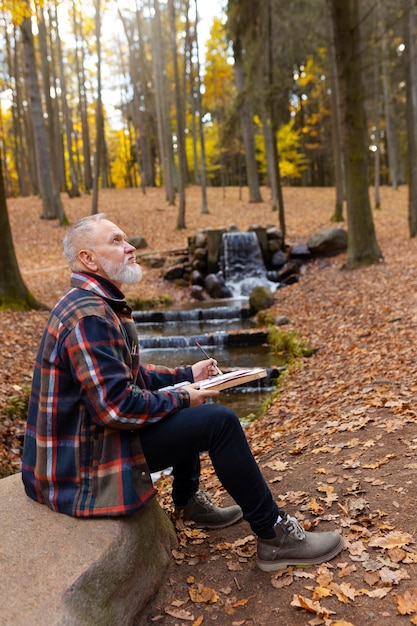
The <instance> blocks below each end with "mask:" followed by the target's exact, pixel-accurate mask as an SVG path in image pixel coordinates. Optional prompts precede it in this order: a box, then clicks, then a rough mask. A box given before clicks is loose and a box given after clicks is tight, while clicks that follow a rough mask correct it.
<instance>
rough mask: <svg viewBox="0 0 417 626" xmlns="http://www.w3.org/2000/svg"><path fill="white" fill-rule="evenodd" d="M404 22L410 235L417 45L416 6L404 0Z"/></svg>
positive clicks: (416, 205) (415, 184)
mask: <svg viewBox="0 0 417 626" xmlns="http://www.w3.org/2000/svg"><path fill="white" fill-rule="evenodd" d="M404 23H405V42H406V46H405V49H406V68H407V138H408V172H409V181H408V227H409V232H410V237H415V236H416V235H417V68H416V54H417V46H416V40H415V32H416V7H415V4H414V1H413V0H404Z"/></svg>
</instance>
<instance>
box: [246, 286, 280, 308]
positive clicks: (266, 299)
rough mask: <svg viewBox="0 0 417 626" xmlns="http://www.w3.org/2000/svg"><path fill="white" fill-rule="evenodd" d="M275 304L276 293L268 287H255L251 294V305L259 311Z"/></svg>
mask: <svg viewBox="0 0 417 626" xmlns="http://www.w3.org/2000/svg"><path fill="white" fill-rule="evenodd" d="M273 304H274V294H273V293H272V291H271V290H270V289H269V288H268V287H264V286H259V287H254V288H253V289H252V291H251V293H250V296H249V306H250V308H251V309H252V311H254V312H255V313H257V312H258V311H263V310H264V309H269V307H271V306H272V305H273Z"/></svg>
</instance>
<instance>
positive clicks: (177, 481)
mask: <svg viewBox="0 0 417 626" xmlns="http://www.w3.org/2000/svg"><path fill="white" fill-rule="evenodd" d="M140 434H141V441H142V447H143V452H144V454H145V458H146V460H147V462H148V465H149V468H150V470H151V472H157V471H160V470H163V469H166V468H168V467H172V468H173V477H174V481H173V492H172V497H173V500H174V504H175V505H177V506H183V505H185V504H186V502H187V500H188V499H189V498H190V497H191V496H193V495H194V493H195V492H196V490H197V489H198V487H199V480H200V456H199V455H200V453H201V452H206V451H207V452H208V453H209V455H210V458H211V461H212V463H213V467H214V470H215V472H216V474H217V476H218V478H219V480H220V482H221V483H222V485H223V486H224V488H225V489H226V490H227V491H228V493H229V494H230V495H231V496H232V498H233V499H234V500H235V501H236V502H237V504H239V505H240V507H241V508H242V511H243V517H244V519H245V520H246V521H247V522H249V524H250V525H251V528H252V530H253V532H254V533H255V534H257V535H259V536H261V537H269V536H271V529H272V528H273V526H274V524H275V522H276V520H277V517H278V515H279V513H280V511H279V509H278V506H277V504H276V503H275V502H274V501H273V499H272V494H271V492H270V490H269V487H268V485H267V484H266V482H265V480H264V478H263V476H262V474H261V471H260V469H259V467H258V465H257V463H256V461H255V459H254V457H253V455H252V452H251V450H250V448H249V445H248V442H247V439H246V436H245V433H244V432H243V429H242V426H241V424H240V422H239V419H238V417H237V416H236V414H235V413H234V412H233V411H232V410H230V409H228V408H227V407H224V406H222V405H219V404H214V403H209V404H204V405H201V406H198V407H192V408H188V409H182V410H180V411H178V412H177V413H174V414H172V415H170V416H168V417H166V418H164V419H161V420H160V421H159V422H156V423H154V424H150V425H149V426H145V427H144V428H142V429H141V433H140Z"/></svg>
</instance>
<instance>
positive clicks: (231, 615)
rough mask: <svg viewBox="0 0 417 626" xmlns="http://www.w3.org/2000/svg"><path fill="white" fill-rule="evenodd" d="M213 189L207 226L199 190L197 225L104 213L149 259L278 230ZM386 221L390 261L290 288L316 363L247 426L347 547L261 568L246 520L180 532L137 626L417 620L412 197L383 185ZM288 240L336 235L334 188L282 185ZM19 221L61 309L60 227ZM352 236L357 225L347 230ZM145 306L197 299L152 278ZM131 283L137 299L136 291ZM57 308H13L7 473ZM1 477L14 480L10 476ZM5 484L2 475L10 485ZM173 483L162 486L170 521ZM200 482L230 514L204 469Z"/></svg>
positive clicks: (30, 218)
mask: <svg viewBox="0 0 417 626" xmlns="http://www.w3.org/2000/svg"><path fill="white" fill-rule="evenodd" d="M242 195H243V197H239V191H238V190H237V189H227V190H226V192H225V194H223V192H222V190H220V189H216V190H214V189H210V190H209V195H208V197H209V210H210V213H209V214H208V215H203V214H201V211H200V199H199V193H198V190H197V189H194V188H193V189H190V190H189V191H188V193H187V218H186V219H187V229H186V230H177V228H176V212H177V210H176V208H175V207H168V206H167V205H166V202H165V201H164V194H163V192H162V191H160V190H159V191H158V190H149V192H148V193H147V194H146V195H142V194H141V192H140V191H138V190H128V191H116V190H114V191H113V190H111V191H102V192H101V193H100V202H99V204H100V210H103V211H105V212H106V214H107V216H108V217H109V218H110V219H112V220H113V221H115V222H116V223H118V224H119V225H120V226H121V227H122V228H124V229H125V231H126V232H127V233H128V234H129V235H142V236H144V237H145V239H146V240H147V242H148V249H147V251H159V252H161V251H167V250H173V249H176V248H181V247H185V246H186V243H187V237H188V236H189V235H192V234H194V233H195V232H196V230H197V229H198V228H201V227H205V226H213V227H216V226H226V227H227V226H229V224H231V223H234V224H237V226H238V227H239V228H241V229H242V230H243V229H246V228H247V227H248V226H249V225H250V224H254V223H257V224H261V225H266V224H268V223H274V222H275V223H276V222H277V214H276V213H272V212H271V210H270V206H269V203H268V201H267V198H268V192H267V190H263V195H264V200H265V202H264V203H262V204H250V203H249V202H248V201H247V200H246V190H244V191H243V194H242ZM381 199H382V208H381V209H380V210H377V211H374V212H373V213H374V222H375V227H376V233H377V239H378V242H379V245H380V247H381V250H382V253H383V255H384V262H381V263H378V264H376V265H373V266H371V267H368V268H364V269H359V270H355V271H352V272H346V271H341V268H342V265H343V262H344V260H345V259H344V255H339V256H337V257H333V258H330V259H319V260H316V261H314V262H311V263H309V264H308V265H307V266H306V268H305V271H304V272H303V274H302V276H301V279H300V281H299V283H297V284H295V285H292V286H290V287H287V288H285V289H282V290H279V291H278V292H277V293H276V296H275V304H274V307H273V309H274V312H275V313H276V314H280V315H286V316H288V317H289V318H290V320H291V326H290V328H294V329H295V330H296V331H297V332H298V333H299V335H301V336H302V337H303V338H305V339H306V341H307V342H308V344H309V345H310V346H312V347H314V348H315V350H316V351H315V354H314V356H313V357H311V358H308V359H304V360H301V361H300V362H298V363H297V364H296V366H294V367H292V368H291V369H290V371H289V372H288V375H287V376H285V378H284V380H283V382H282V383H281V386H280V392H279V396H278V398H277V400H276V401H275V402H274V403H273V405H272V406H271V407H270V408H269V410H268V411H267V413H266V415H265V416H264V417H263V418H261V419H259V420H258V421H256V422H255V423H254V424H252V425H251V426H249V427H248V428H247V429H246V432H247V436H248V439H249V442H250V444H251V447H252V449H253V451H254V453H255V455H256V457H257V460H258V462H259V464H260V466H261V468H262V471H263V473H264V475H265V477H266V479H267V481H268V483H269V484H270V487H271V490H272V492H273V494H274V496H275V497H276V500H277V501H278V503H279V505H280V506H283V507H285V509H286V510H287V511H288V512H289V513H290V514H293V515H296V516H297V517H298V519H300V520H301V521H302V522H303V523H304V525H305V527H306V528H314V529H316V530H318V531H322V530H330V529H332V530H337V531H338V532H340V533H342V535H343V536H344V538H345V542H346V549H345V550H343V552H342V553H341V554H340V555H339V556H338V557H337V558H336V559H334V561H332V562H331V563H329V564H325V565H322V566H319V567H313V568H308V569H288V570H285V571H284V572H279V573H272V574H271V573H263V572H260V571H259V570H258V569H257V568H256V564H255V540H254V538H253V536H252V535H251V531H250V527H249V526H248V524H247V523H246V522H242V523H241V524H239V525H236V526H233V527H231V528H228V529H225V530H219V531H212V532H207V533H206V532H204V533H203V532H201V531H196V530H195V529H193V528H192V527H185V528H179V529H178V538H179V546H178V549H177V550H176V551H174V553H173V564H172V567H171V568H170V571H169V573H168V577H167V582H166V584H165V585H164V586H163V587H162V588H161V590H160V593H159V594H158V596H157V597H156V599H155V601H154V602H153V603H152V605H151V606H150V607H149V611H148V613H147V614H146V615H145V616H143V619H141V620H140V621H139V622H138V625H139V624H140V625H141V626H142V625H143V626H145V625H146V626H149V625H150V624H161V625H163V626H176V625H181V624H193V625H194V626H199V625H201V624H206V625H208V624H218V625H219V626H220V625H222V626H223V625H226V626H229V625H230V626H243V625H245V626H249V625H262V626H270V625H275V624H281V625H283V626H291V625H296V626H298V625H300V626H301V625H311V626H317V625H320V624H325V625H326V626H342V625H343V626H347V625H349V624H352V625H354V626H363V624H364V623H368V624H377V625H378V626H392V625H393V624H399V625H401V624H410V623H413V624H417V571H416V568H417V544H416V540H417V518H416V514H415V508H414V507H415V502H416V496H417V480H416V478H415V475H414V474H415V471H416V468H417V458H416V456H417V452H416V450H417V429H416V422H417V404H416V400H417V376H416V375H417V360H416V344H417V342H416V329H417V271H416V265H417V263H416V261H417V241H416V240H411V239H410V238H409V236H408V222H407V189H406V188H405V187H403V188H400V189H399V190H398V191H393V190H391V189H390V188H383V189H382V190H381ZM284 200H285V208H286V222H287V241H288V243H290V244H293V243H299V242H302V241H305V240H306V239H307V237H308V236H309V235H310V234H311V233H313V232H315V231H316V230H319V229H322V228H326V227H329V226H332V223H331V221H330V218H331V215H332V213H333V208H334V190H332V189H294V188H286V189H284ZM90 203H91V198H89V197H83V198H79V199H73V200H69V199H66V198H64V204H65V211H66V213H67V215H68V217H69V219H70V220H71V221H73V220H75V219H76V218H78V217H81V216H82V215H86V214H88V213H89V212H90ZM8 207H9V216H10V221H11V226H12V232H13V238H14V243H15V248H16V253H17V257H18V262H19V266H20V270H21V273H22V276H23V278H24V281H25V283H26V285H27V286H28V288H29V289H30V290H31V292H32V293H33V294H34V295H35V296H36V297H37V298H38V299H39V300H41V301H42V302H44V303H45V304H47V305H49V306H52V305H53V304H54V302H55V300H56V298H57V297H59V295H60V294H61V293H62V291H63V290H64V289H65V288H66V286H67V284H68V270H67V268H66V266H65V262H64V260H63V257H62V254H61V241H62V236H63V229H62V228H60V227H59V226H58V225H57V223H56V222H46V221H44V220H41V219H39V217H40V214H41V204H40V201H39V200H38V199H35V198H24V199H13V200H10V201H9V202H8ZM345 227H346V226H345ZM135 289H136V290H137V292H138V293H137V295H138V296H139V297H141V298H149V297H151V296H158V295H161V294H167V293H169V294H170V295H172V297H173V299H174V301H175V302H176V304H177V305H181V303H182V302H184V301H187V300H189V292H188V289H187V288H178V287H174V286H172V285H169V284H167V283H166V282H164V280H163V278H162V270H161V269H158V270H150V269H148V268H146V267H145V268H144V279H143V281H142V283H141V284H140V285H139V287H136V288H135ZM132 290H133V288H130V291H132ZM46 317H47V312H44V311H36V312H28V313H16V312H10V311H2V312H0V331H1V337H2V340H1V344H0V357H1V358H0V376H1V381H2V383H1V385H0V470H2V471H3V472H7V471H18V469H19V449H18V441H19V439H18V435H19V434H20V432H21V429H22V424H21V423H11V422H10V421H8V420H7V419H5V418H4V417H1V416H3V415H4V409H5V407H6V406H7V405H8V403H9V402H10V396H11V395H14V394H19V393H20V392H21V389H22V387H23V386H24V385H27V384H29V383H30V379H31V373H32V366H33V360H34V357H35V352H36V348H37V345H38V342H39V339H40V335H41V332H42V329H43V326H44V323H45V321H46ZM0 475H1V474H0ZM3 475H4V474H3ZM169 480H170V479H169V477H166V478H164V479H163V480H162V481H161V483H160V484H159V485H158V490H159V500H160V502H161V504H162V506H163V507H164V508H165V509H166V510H167V512H168V513H170V509H171V502H170V498H169ZM202 483H203V484H202V487H203V488H204V489H206V490H207V491H208V492H209V493H210V494H211V495H212V496H213V498H214V500H215V501H216V502H220V503H228V502H229V499H228V496H227V495H226V494H225V493H224V492H223V490H222V488H221V487H220V485H219V483H218V482H217V479H216V477H215V476H214V475H213V472H212V470H211V466H210V464H209V462H208V461H207V459H205V460H204V463H203V480H202Z"/></svg>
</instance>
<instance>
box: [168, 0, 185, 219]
mask: <svg viewBox="0 0 417 626" xmlns="http://www.w3.org/2000/svg"><path fill="white" fill-rule="evenodd" d="M168 10H169V24H170V31H171V51H172V63H173V65H174V82H175V86H174V89H175V113H176V118H177V146H178V151H177V152H178V195H179V204H178V217H177V228H185V179H186V169H187V167H186V156H185V132H184V126H183V109H184V103H183V100H182V98H181V93H180V77H179V71H178V53H177V28H176V24H175V9H174V0H168Z"/></svg>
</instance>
